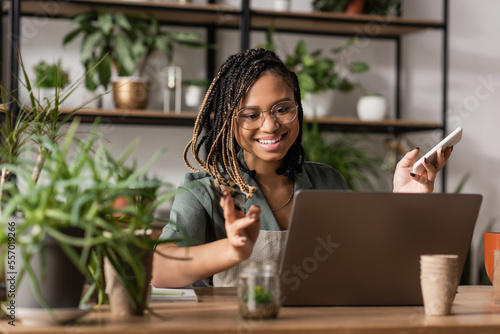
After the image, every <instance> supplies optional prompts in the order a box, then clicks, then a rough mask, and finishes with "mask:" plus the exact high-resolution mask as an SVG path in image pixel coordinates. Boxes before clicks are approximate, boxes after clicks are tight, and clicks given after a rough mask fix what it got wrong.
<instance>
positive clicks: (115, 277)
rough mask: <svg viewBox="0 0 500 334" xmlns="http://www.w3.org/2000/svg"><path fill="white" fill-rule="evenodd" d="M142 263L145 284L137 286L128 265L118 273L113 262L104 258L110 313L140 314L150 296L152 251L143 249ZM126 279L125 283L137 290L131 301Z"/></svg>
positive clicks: (125, 315)
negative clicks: (144, 272)
mask: <svg viewBox="0 0 500 334" xmlns="http://www.w3.org/2000/svg"><path fill="white" fill-rule="evenodd" d="M142 259H143V260H142V261H141V262H142V263H143V264H144V267H145V269H146V277H145V282H146V284H145V286H143V287H139V284H138V282H137V278H136V276H135V275H134V274H133V271H132V269H131V268H130V267H127V266H125V267H123V268H121V270H120V274H118V273H117V271H116V269H115V268H114V266H113V264H112V263H111V262H110V260H109V259H108V258H105V259H104V277H105V280H106V291H107V294H108V298H109V305H110V307H111V313H112V314H113V315H114V316H117V317H129V316H134V315H136V316H141V315H143V314H144V310H145V309H146V307H147V304H148V302H149V300H150V296H151V285H150V284H149V282H150V281H151V277H152V267H153V252H152V251H145V253H144V255H143V257H142ZM124 279H126V280H127V284H133V285H134V289H135V291H136V292H137V293H136V294H133V295H132V299H133V301H131V300H130V298H129V295H128V293H127V291H126V289H125V286H124V282H123V280H124Z"/></svg>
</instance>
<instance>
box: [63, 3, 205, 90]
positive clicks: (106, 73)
mask: <svg viewBox="0 0 500 334" xmlns="http://www.w3.org/2000/svg"><path fill="white" fill-rule="evenodd" d="M73 22H74V23H75V24H76V25H78V27H77V28H76V29H74V30H72V31H70V32H69V33H68V34H67V35H66V36H65V37H64V40H63V45H67V44H68V43H70V42H71V41H73V40H74V39H75V38H76V37H77V36H80V35H81V36H82V44H81V50H80V58H81V61H82V64H83V65H84V66H85V68H86V70H87V76H86V82H85V83H86V87H87V89H89V90H90V91H94V90H96V89H97V88H98V87H99V86H103V87H104V88H107V86H108V84H109V82H110V79H111V75H112V67H114V68H115V70H116V73H117V75H119V76H131V75H138V76H142V75H143V74H144V70H145V68H146V65H147V64H148V62H149V60H150V59H151V58H152V57H153V56H154V55H155V54H156V53H161V54H163V55H165V57H166V59H167V62H168V63H170V62H171V61H172V56H173V49H174V44H175V43H176V44H180V45H184V46H188V47H205V44H204V43H202V42H201V41H200V39H199V36H198V35H197V34H195V33H191V32H184V31H174V32H166V31H164V30H162V29H161V27H160V25H159V23H158V21H157V20H156V19H155V18H154V17H153V16H152V15H132V14H124V13H122V12H115V13H111V12H97V11H90V12H87V13H83V14H79V15H77V16H75V18H74V19H73Z"/></svg>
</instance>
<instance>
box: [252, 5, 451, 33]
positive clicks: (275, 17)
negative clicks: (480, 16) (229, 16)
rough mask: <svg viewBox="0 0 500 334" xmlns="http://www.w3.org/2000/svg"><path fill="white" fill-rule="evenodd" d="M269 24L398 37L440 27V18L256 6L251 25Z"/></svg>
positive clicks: (284, 28)
mask: <svg viewBox="0 0 500 334" xmlns="http://www.w3.org/2000/svg"><path fill="white" fill-rule="evenodd" d="M272 24H274V26H275V27H276V30H278V31H286V32H293V33H314V34H340V35H362V36H364V35H366V36H367V37H369V38H388V37H397V36H401V35H404V34H408V33H412V32H415V31H420V30H425V29H429V28H431V29H441V28H443V27H444V25H443V23H442V22H439V21H429V20H415V19H407V18H403V17H395V16H376V15H365V14H362V15H346V14H343V13H325V12H284V13H281V12H274V11H264V10H256V11H253V12H252V15H251V25H250V27H251V29H261V30H266V29H268V28H269V27H270V26H271V25H272Z"/></svg>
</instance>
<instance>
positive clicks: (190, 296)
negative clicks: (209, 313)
mask: <svg viewBox="0 0 500 334" xmlns="http://www.w3.org/2000/svg"><path fill="white" fill-rule="evenodd" d="M151 301H152V302H198V296H197V295H196V292H194V290H193V289H162V288H155V287H153V286H152V287H151Z"/></svg>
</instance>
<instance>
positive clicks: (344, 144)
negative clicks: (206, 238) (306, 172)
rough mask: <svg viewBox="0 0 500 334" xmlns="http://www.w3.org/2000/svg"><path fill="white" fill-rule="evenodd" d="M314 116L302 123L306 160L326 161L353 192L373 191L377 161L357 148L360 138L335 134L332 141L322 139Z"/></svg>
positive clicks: (376, 173) (378, 171) (376, 176)
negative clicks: (309, 121)
mask: <svg viewBox="0 0 500 334" xmlns="http://www.w3.org/2000/svg"><path fill="white" fill-rule="evenodd" d="M325 135H326V134H325V133H323V132H322V131H320V130H319V127H318V122H317V120H316V118H315V117H314V118H313V122H312V123H311V124H310V125H308V124H304V126H303V146H304V151H305V152H306V159H307V160H309V161H315V162H320V163H324V164H327V165H329V166H332V167H333V168H335V169H337V170H338V171H339V172H340V173H341V174H342V176H343V177H344V179H345V181H346V184H347V188H348V189H349V190H354V191H362V190H373V188H374V187H373V183H372V181H373V180H374V179H378V178H379V177H380V170H379V168H378V166H380V164H381V161H380V159H378V158H374V157H371V156H370V154H369V153H368V151H367V150H366V149H364V148H362V147H361V145H360V144H362V141H363V137H359V136H357V137H356V136H354V135H348V134H342V133H339V134H338V136H337V138H336V139H335V140H328V139H327V138H325Z"/></svg>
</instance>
